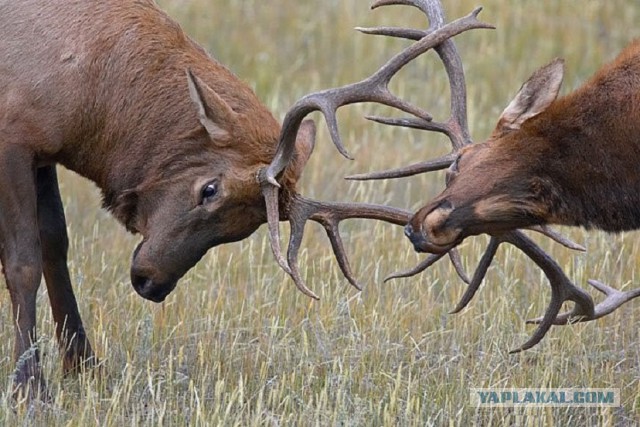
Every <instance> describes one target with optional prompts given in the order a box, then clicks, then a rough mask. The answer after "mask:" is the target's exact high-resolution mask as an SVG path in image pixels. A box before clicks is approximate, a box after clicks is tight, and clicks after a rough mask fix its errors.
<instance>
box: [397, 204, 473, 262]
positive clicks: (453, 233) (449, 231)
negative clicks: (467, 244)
mask: <svg viewBox="0 0 640 427" xmlns="http://www.w3.org/2000/svg"><path fill="white" fill-rule="evenodd" d="M453 209H454V207H453V205H452V204H451V203H450V202H448V201H443V202H438V203H433V204H430V205H428V206H426V207H424V208H422V209H420V210H419V211H418V212H417V213H416V214H415V215H414V216H413V218H411V220H410V221H409V223H408V224H407V225H406V226H405V228H404V234H405V236H407V238H408V239H409V240H410V241H411V243H412V244H413V247H414V249H415V251H416V252H429V253H432V254H441V253H444V252H447V251H449V250H450V249H451V248H453V247H454V246H456V245H457V244H458V243H460V240H461V239H460V237H461V231H462V230H461V229H459V228H457V227H452V226H451V225H450V224H449V222H450V221H449V219H450V217H451V213H452V212H453Z"/></svg>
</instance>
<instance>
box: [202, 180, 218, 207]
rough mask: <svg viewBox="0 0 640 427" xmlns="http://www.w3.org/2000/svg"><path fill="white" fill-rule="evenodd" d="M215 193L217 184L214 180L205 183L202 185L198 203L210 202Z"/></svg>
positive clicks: (216, 192)
mask: <svg viewBox="0 0 640 427" xmlns="http://www.w3.org/2000/svg"><path fill="white" fill-rule="evenodd" d="M216 194H218V184H216V183H215V182H210V183H208V184H205V185H204V187H202V192H201V194H200V200H201V202H200V203H201V204H205V203H208V202H210V201H211V200H212V199H213V198H214V197H215V196H216Z"/></svg>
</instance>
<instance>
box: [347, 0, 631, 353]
mask: <svg viewBox="0 0 640 427" xmlns="http://www.w3.org/2000/svg"><path fill="white" fill-rule="evenodd" d="M387 5H408V6H414V7H416V8H418V9H420V10H421V11H422V12H423V13H424V14H425V15H426V16H427V17H428V19H429V24H430V26H429V29H427V30H426V31H422V30H415V29H406V28H390V27H377V28H360V31H362V32H364V33H367V34H375V35H385V36H391V37H401V38H407V39H412V40H424V39H425V38H427V37H428V36H430V35H431V34H434V33H437V32H438V31H440V29H441V28H444V27H446V25H445V24H444V22H445V20H444V13H443V11H442V5H441V4H440V2H439V1H438V0H433V1H427V0H378V1H377V2H376V3H374V5H373V8H376V7H379V6H387ZM474 13H475V12H474ZM434 49H435V51H436V52H437V54H438V55H439V57H440V59H441V60H442V62H443V64H444V68H445V71H446V73H447V76H448V78H449V86H450V92H451V107H450V116H449V118H448V119H446V120H445V121H443V122H437V121H434V120H433V119H431V118H429V119H425V118H424V117H420V116H417V115H415V114H414V116H416V117H411V118H386V117H368V119H370V120H373V121H376V122H379V123H382V124H387V125H392V126H402V127H409V128H413V129H420V130H425V131H434V132H439V133H443V134H445V135H446V136H447V137H448V138H449V140H450V141H451V146H452V151H451V152H450V153H449V154H446V155H444V156H441V157H438V158H435V159H431V160H428V161H425V162H420V163H416V164H413V165H410V166H406V167H402V168H398V169H391V170H386V171H381V172H372V173H367V174H359V175H353V176H350V177H347V179H352V180H371V179H388V178H400V177H406V176H411V175H415V174H419V173H424V172H431V171H436V170H441V169H446V168H448V167H449V166H450V165H451V164H452V163H453V162H454V160H455V159H456V158H457V156H458V152H459V151H460V149H461V148H462V147H464V146H466V145H468V144H471V143H472V140H471V137H470V133H469V129H468V125H467V106H466V103H467V101H466V86H465V79H464V71H463V68H462V61H461V59H460V56H459V55H458V51H457V49H456V46H455V44H454V42H453V40H450V39H447V40H444V41H443V42H442V43H441V44H439V45H437V46H435V47H434ZM405 111H407V110H405ZM407 112H409V113H411V112H410V111H407ZM530 229H531V230H533V231H536V232H539V233H542V234H543V235H545V236H547V237H549V238H551V239H552V240H554V241H556V242H558V243H560V244H562V245H564V246H566V247H568V248H570V249H574V250H581V251H584V247H582V246H581V245H578V244H577V243H575V242H572V241H571V240H570V239H568V238H566V237H564V236H562V235H561V234H559V233H558V232H556V231H553V230H552V229H550V228H548V227H546V226H537V227H531V228H530ZM504 242H508V243H511V244H513V245H515V246H516V247H517V248H519V249H520V250H522V251H523V252H524V253H525V254H526V255H527V256H528V257H529V258H531V259H532V260H533V261H534V262H535V263H536V264H537V265H538V266H539V267H540V268H541V269H542V270H543V271H544V273H545V275H546V277H547V278H548V280H549V283H550V285H551V290H552V298H551V303H550V305H549V307H548V308H547V311H546V313H545V315H544V316H543V317H542V318H540V319H535V320H534V321H533V322H535V323H539V326H538V329H537V330H536V331H535V332H534V334H533V335H532V336H531V338H530V339H529V340H528V341H527V342H526V343H525V344H523V345H522V346H521V347H520V348H518V349H517V350H515V351H516V352H517V351H521V350H526V349H528V348H531V347H533V346H534V345H535V344H537V343H538V342H540V340H542V338H543V337H544V335H545V334H546V333H547V332H548V330H549V328H550V327H551V325H552V324H554V323H563V322H564V323H566V322H567V320H568V319H571V318H579V319H581V320H587V319H593V318H595V317H596V316H599V315H603V314H600V313H604V312H605V311H606V310H609V309H610V307H612V306H613V305H615V304H617V305H619V304H622V303H623V302H624V301H627V300H628V299H630V298H633V297H635V296H636V295H635V294H630V293H625V294H622V295H619V293H615V292H609V293H608V295H609V297H608V298H607V301H605V303H603V304H601V305H598V307H596V309H595V311H594V304H593V300H592V299H591V297H590V296H589V295H588V294H587V293H585V292H584V291H583V290H581V289H580V288H577V287H576V286H575V285H574V284H573V283H571V281H570V280H569V279H568V278H567V277H566V275H565V274H564V272H563V271H562V269H561V268H560V267H559V266H558V264H557V263H556V262H555V261H554V260H553V259H552V258H551V257H550V256H548V255H547V253H546V252H544V251H543V250H542V249H541V248H540V247H538V246H537V245H536V244H535V243H534V242H533V241H531V240H530V239H529V238H528V237H526V236H525V235H524V234H523V233H522V232H520V231H517V230H516V231H513V232H510V233H507V234H504V235H501V236H492V237H491V240H490V242H489V245H488V247H487V249H486V251H485V253H484V255H483V256H482V258H481V260H480V263H479V265H478V267H477V269H476V271H475V273H474V275H473V278H472V279H471V282H470V283H469V285H468V287H467V290H466V291H465V293H464V295H463V296H462V298H461V300H460V301H459V303H458V304H457V305H456V307H455V308H454V309H453V311H452V313H457V312H459V311H461V310H462V309H464V308H465V307H466V306H467V305H468V304H469V302H470V301H471V299H472V298H473V296H474V295H475V293H476V292H477V290H478V288H479V287H480V284H481V283H482V281H483V280H484V277H485V275H486V273H487V271H488V268H489V266H490V265H491V262H492V261H493V258H494V256H495V254H496V252H497V250H498V247H499V246H500V245H501V244H502V243H504ZM454 249H455V248H454ZM440 258H442V255H430V256H428V257H427V258H426V259H425V260H424V261H423V262H422V263H420V264H419V265H418V266H417V267H415V268H413V269H410V270H407V271H404V272H400V273H395V274H392V275H391V276H389V277H387V279H385V280H388V279H391V278H396V277H408V276H413V275H415V274H418V273H420V272H422V271H423V270H425V269H426V268H428V267H430V266H431V265H432V264H433V263H435V262H436V261H437V260H438V259H440ZM565 301H573V302H574V303H575V307H574V309H573V311H572V312H570V313H564V314H562V315H560V316H558V313H559V311H560V309H561V307H562V304H563V303H564V302H565Z"/></svg>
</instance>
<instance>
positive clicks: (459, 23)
mask: <svg viewBox="0 0 640 427" xmlns="http://www.w3.org/2000/svg"><path fill="white" fill-rule="evenodd" d="M374 7H375V6H374ZM479 12H480V9H479V8H478V9H476V10H474V11H473V12H472V13H470V14H469V15H467V16H465V17H463V18H460V19H458V20H456V21H453V22H451V23H449V24H447V25H443V26H441V27H440V28H438V29H437V30H436V31H432V32H430V33H429V34H428V35H426V36H425V37H422V38H421V39H420V40H419V41H418V42H416V43H414V44H412V45H411V46H409V47H408V48H406V49H405V50H403V51H402V52H400V53H398V54H397V55H395V56H394V57H393V58H391V59H390V60H389V61H388V62H387V63H386V64H384V65H383V66H382V67H381V68H380V69H378V70H377V71H376V72H375V73H374V74H372V75H371V76H370V77H368V78H366V79H364V80H362V81H360V82H358V83H353V84H349V85H346V86H343V87H339V88H334V89H328V90H324V91H320V92H316V93H312V94H309V95H307V96H305V97H303V98H302V99H300V100H299V101H297V102H296V103H295V104H294V105H293V107H291V109H290V110H289V111H288V112H287V114H286V116H285V119H284V122H283V125H282V130H281V133H280V141H279V143H278V147H277V150H276V154H275V156H274V158H273V161H272V162H271V164H270V165H269V166H268V167H267V168H265V169H262V170H261V171H260V172H259V174H258V181H259V183H260V185H261V188H262V193H263V196H264V198H265V201H266V206H267V220H268V223H269V236H270V240H271V249H272V251H273V253H274V256H275V257H276V260H277V261H278V264H279V265H280V266H281V267H282V268H283V269H284V270H285V271H286V272H287V273H288V274H289V275H290V276H291V277H292V278H293V280H294V282H295V284H296V286H297V287H298V288H299V289H300V290H301V291H302V292H303V293H304V294H305V295H308V296H310V297H312V298H317V296H316V295H315V294H314V293H313V292H312V291H311V290H309V289H308V288H307V287H306V285H305V284H304V281H303V280H302V278H301V276H300V273H299V271H298V268H297V266H296V261H297V252H298V249H299V247H300V241H301V239H302V234H303V231H304V225H305V223H306V221H307V220H308V219H311V220H313V221H316V222H319V223H321V224H322V225H323V226H324V227H325V229H326V231H327V234H328V236H329V239H330V241H331V244H332V247H333V250H334V253H335V254H336V258H337V259H338V263H339V265H340V268H341V269H342V272H343V274H344V275H345V277H346V278H347V279H348V280H349V282H350V283H351V284H352V285H354V286H355V287H356V288H358V289H360V286H359V285H358V284H357V282H356V280H355V279H354V277H353V275H352V274H351V269H350V267H349V263H348V261H347V257H346V255H345V253H344V249H343V247H342V241H341V238H340V234H339V231H338V225H339V222H340V221H341V220H343V219H347V218H372V219H378V220H382V221H387V222H390V223H393V224H398V225H405V224H406V223H407V222H408V220H409V218H410V213H409V212H407V211H402V210H399V209H394V208H390V207H386V206H378V205H365V204H356V203H349V204H341V203H328V202H318V201H314V200H309V199H304V198H302V197H299V196H294V197H292V199H291V200H290V202H289V206H288V214H289V215H288V219H289V222H290V223H291V237H290V241H289V248H288V253H287V261H285V259H284V257H283V256H282V253H281V249H280V239H279V231H278V221H279V219H280V213H279V205H278V188H279V187H280V184H279V183H278V181H277V177H278V176H279V175H280V174H281V173H282V171H283V170H284V169H285V168H286V166H287V165H288V164H289V163H290V162H291V160H292V158H293V156H294V145H295V140H296V135H297V133H298V129H299V127H300V125H301V123H302V120H303V119H304V118H305V117H306V116H307V115H308V114H309V113H311V112H313V111H320V112H322V114H323V115H324V117H325V120H326V123H327V126H328V128H329V133H330V135H331V139H332V141H333V143H334V144H335V146H336V147H337V149H338V151H339V152H340V153H341V154H342V155H343V156H345V157H347V158H351V157H350V156H349V154H348V152H347V150H346V149H345V147H344V145H343V144H342V141H341V139H340V134H339V132H338V125H337V119H336V110H337V109H338V108H340V107H341V106H344V105H348V104H354V103H361V102H375V103H380V104H384V105H388V106H391V107H394V108H397V109H399V110H402V111H404V112H406V113H409V114H412V115H414V116H415V117H418V118H419V119H420V120H422V121H423V122H426V123H428V122H430V121H431V115H429V113H427V112H426V111H424V110H422V109H420V108H418V107H415V106H413V105H411V104H409V103H407V102H405V101H403V100H402V99H400V98H398V97H397V96H395V95H393V94H392V93H391V92H390V91H389V89H388V84H389V81H390V80H391V78H392V77H393V76H394V75H395V74H396V73H397V72H398V71H399V70H400V69H401V68H402V67H404V66H405V65H406V64H407V63H409V62H411V61H412V60H413V59H415V58H417V57H418V56H420V55H422V54H423V53H425V52H427V51H428V50H430V49H432V48H433V47H435V46H439V45H440V44H441V43H443V42H445V41H446V40H447V39H449V38H451V37H453V36H455V35H456V34H460V33H462V32H464V31H467V30H470V29H474V28H493V27H492V26H490V25H487V24H484V23H482V22H480V21H479V20H478V19H477V15H478V13H479ZM451 260H452V262H453V263H454V266H455V267H456V271H458V273H459V274H460V276H461V278H462V279H463V280H465V281H467V282H468V279H467V278H466V275H465V274H464V272H462V268H461V263H460V262H459V257H458V256H457V253H456V252H455V251H454V252H452V253H451Z"/></svg>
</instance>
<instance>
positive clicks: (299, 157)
mask: <svg viewBox="0 0 640 427" xmlns="http://www.w3.org/2000/svg"><path fill="white" fill-rule="evenodd" d="M315 144H316V124H315V122H314V121H313V120H305V121H303V122H302V123H301V124H300V129H298V135H297V137H296V146H295V154H294V155H293V160H292V161H291V163H290V164H289V166H288V169H289V170H290V171H291V173H292V178H293V179H294V180H295V181H298V180H299V179H300V176H301V175H302V171H303V170H304V167H305V165H306V164H307V161H308V160H309V157H310V156H311V153H312V152H313V147H315Z"/></svg>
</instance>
